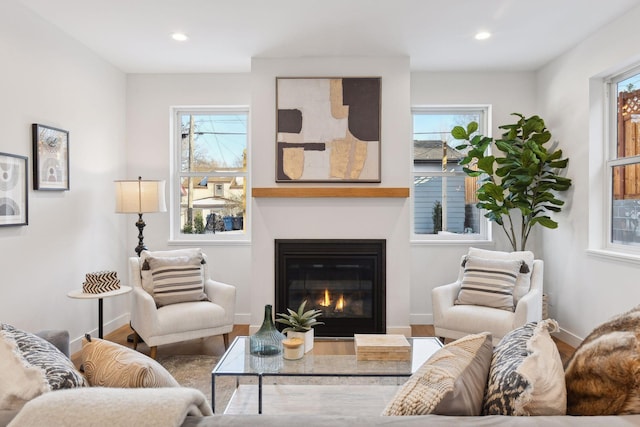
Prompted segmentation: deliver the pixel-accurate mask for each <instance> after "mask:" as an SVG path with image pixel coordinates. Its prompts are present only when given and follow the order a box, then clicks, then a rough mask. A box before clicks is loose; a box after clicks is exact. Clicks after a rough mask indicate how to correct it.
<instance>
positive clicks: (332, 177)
mask: <svg viewBox="0 0 640 427" xmlns="http://www.w3.org/2000/svg"><path fill="white" fill-rule="evenodd" d="M381 90H382V86H381V78H380V77H276V182H278V183H309V182H325V183H369V182H371V183H374V182H376V183H379V182H381V179H380V169H381V167H380V165H381V159H380V156H381V150H380V149H381V140H380V139H381V129H380V124H381Z"/></svg>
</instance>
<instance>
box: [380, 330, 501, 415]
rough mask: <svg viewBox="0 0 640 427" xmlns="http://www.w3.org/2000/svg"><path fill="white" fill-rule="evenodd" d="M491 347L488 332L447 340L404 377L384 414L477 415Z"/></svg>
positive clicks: (479, 409)
mask: <svg viewBox="0 0 640 427" xmlns="http://www.w3.org/2000/svg"><path fill="white" fill-rule="evenodd" d="M492 350H493V345H492V341H491V334H490V333H488V332H483V333H481V334H474V335H467V336H466V337H464V338H461V339H459V340H457V341H454V342H452V343H450V344H447V345H446V346H444V347H443V348H441V349H440V350H438V351H437V352H436V353H435V354H434V355H433V356H431V357H430V358H429V360H427V361H426V362H425V363H424V364H423V365H422V366H421V367H420V368H419V369H418V370H417V371H416V372H415V373H414V374H413V375H412V376H411V377H410V378H409V379H408V380H407V382H406V383H405V384H404V385H403V386H402V388H401V389H400V390H399V391H398V392H397V393H396V395H395V397H394V398H393V400H392V401H391V402H389V404H388V405H387V407H386V408H385V410H384V412H383V415H426V414H439V415H469V416H473V415H480V413H481V410H482V397H483V395H484V388H485V384H486V382H487V375H488V372H489V365H490V363H491V352H492Z"/></svg>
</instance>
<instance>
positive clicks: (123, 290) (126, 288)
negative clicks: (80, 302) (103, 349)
mask: <svg viewBox="0 0 640 427" xmlns="http://www.w3.org/2000/svg"><path fill="white" fill-rule="evenodd" d="M128 292H131V286H122V285H120V289H116V290H114V291H109V292H102V293H99V294H89V293H85V292H82V289H76V290H73V291H71V292H69V293H68V294H67V296H68V297H69V298H77V299H97V300H98V338H102V337H103V333H102V332H103V325H102V300H103V298H109V297H115V296H116V295H122V294H126V293H128Z"/></svg>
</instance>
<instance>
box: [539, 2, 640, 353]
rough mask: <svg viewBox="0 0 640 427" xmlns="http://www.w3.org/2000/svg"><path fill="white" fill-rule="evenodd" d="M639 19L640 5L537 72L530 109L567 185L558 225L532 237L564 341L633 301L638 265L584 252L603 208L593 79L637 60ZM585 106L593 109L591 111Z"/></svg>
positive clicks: (638, 292)
mask: <svg viewBox="0 0 640 427" xmlns="http://www.w3.org/2000/svg"><path fill="white" fill-rule="evenodd" d="M639 19H640V7H639V8H636V9H634V10H632V11H630V12H628V13H627V14H625V15H624V16H623V17H622V18H620V19H618V20H617V21H614V22H613V23H611V24H609V25H607V26H605V27H603V28H602V29H601V30H600V31H598V32H597V33H596V34H594V35H593V36H591V37H590V38H588V39H586V40H584V41H583V42H582V43H580V44H579V45H578V46H576V47H575V48H573V49H572V50H570V51H569V52H567V53H566V54H564V55H562V56H561V57H559V58H558V59H556V60H555V61H553V62H551V63H550V64H548V65H547V66H546V67H544V68H543V69H542V70H540V72H539V73H538V79H537V85H538V109H539V111H540V114H541V115H543V116H544V117H547V118H548V120H547V125H548V127H549V128H552V129H553V130H554V137H555V138H556V139H557V140H559V141H560V143H561V144H562V148H563V149H564V152H565V154H566V155H567V156H568V157H569V158H570V160H569V169H568V176H569V177H570V178H572V179H573V184H574V185H573V189H572V190H571V194H570V195H569V196H568V197H567V207H566V209H565V211H564V213H563V215H562V216H561V227H560V228H559V229H558V230H550V231H546V230H545V232H544V233H543V235H542V238H541V239H540V240H541V244H542V247H543V253H544V255H545V256H544V259H545V289H546V290H547V292H549V293H550V295H551V303H552V304H553V305H552V306H551V314H552V316H553V317H555V318H556V319H557V320H558V321H559V323H560V326H561V328H563V330H564V332H565V336H564V339H565V340H567V341H569V342H577V341H578V340H579V339H580V338H584V337H585V336H586V335H587V334H588V333H589V332H590V331H591V330H592V329H593V327H594V326H596V325H598V324H599V323H601V322H603V321H605V320H606V319H608V318H610V317H611V316H613V315H615V314H617V313H620V312H622V311H626V310H628V309H630V308H631V307H633V306H635V305H636V304H638V301H640V288H638V279H637V278H638V273H639V272H640V264H638V263H637V262H636V263H630V262H622V261H619V260H618V261H616V260H612V259H607V258H601V257H597V256H595V255H594V254H590V253H587V249H588V248H589V244H590V242H589V241H588V239H589V236H590V235H591V238H592V240H594V242H595V241H596V240H599V238H600V236H601V235H602V234H601V232H600V227H599V225H600V223H601V221H602V217H603V215H606V212H605V211H604V210H605V209H606V208H605V206H607V202H606V200H604V199H602V198H601V197H600V193H601V192H602V189H603V186H604V184H605V180H604V176H605V175H604V173H603V171H602V153H603V150H604V146H603V134H602V129H601V127H600V125H599V123H601V121H602V115H601V110H600V108H599V107H600V102H601V99H602V97H601V96H600V95H601V91H602V85H600V84H599V83H598V79H601V77H602V76H603V75H606V74H607V73H608V72H610V71H611V70H613V69H616V68H619V67H624V66H626V65H628V64H629V63H630V62H632V61H634V60H635V61H636V62H635V63H636V64H637V63H639V62H637V61H638V59H639V53H640V51H639V49H638V44H637V37H636V32H635V31H634V30H635V27H636V23H637V22H638V20H639ZM590 80H591V83H590ZM590 87H591V88H592V89H593V90H592V92H591V93H590ZM590 106H592V107H593V108H594V111H593V113H591V114H590ZM590 221H591V224H590ZM562 224H566V226H562ZM590 227H591V228H590ZM596 248H597V247H596Z"/></svg>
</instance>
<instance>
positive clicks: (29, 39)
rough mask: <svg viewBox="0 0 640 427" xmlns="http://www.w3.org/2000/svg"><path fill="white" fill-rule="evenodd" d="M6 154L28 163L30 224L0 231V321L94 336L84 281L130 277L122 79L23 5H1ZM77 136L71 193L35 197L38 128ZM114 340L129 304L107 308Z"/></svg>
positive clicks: (72, 146)
mask: <svg viewBox="0 0 640 427" xmlns="http://www.w3.org/2000/svg"><path fill="white" fill-rule="evenodd" d="M0 57H2V67H0V93H1V94H2V102H0V117H2V124H3V128H2V138H0V152H6V153H11V154H19V155H23V156H28V157H29V191H28V193H29V194H28V198H29V225H28V226H23V227H2V228H0V254H1V255H0V271H1V277H2V279H1V280H0V321H1V322H6V323H9V324H13V325H14V326H16V327H18V328H23V329H26V330H32V331H35V330H40V329H45V328H62V329H68V330H69V331H70V333H71V337H72V338H77V337H80V336H82V334H84V333H85V332H90V333H92V334H94V335H97V324H98V320H97V317H98V315H97V301H82V300H76V299H70V298H68V297H67V296H66V295H67V293H68V292H69V291H71V290H74V289H78V288H80V287H82V282H83V280H84V275H85V273H87V272H91V271H96V270H102V269H114V270H116V271H118V273H119V275H120V276H121V277H122V276H124V275H125V274H126V270H125V268H126V266H125V257H124V254H123V253H122V248H124V244H125V242H124V239H123V236H124V233H123V230H124V222H123V218H119V217H118V216H117V215H115V214H114V200H113V199H114V196H113V191H114V190H113V180H114V179H116V178H117V177H119V176H121V175H122V174H123V172H124V161H123V159H124V158H125V150H124V141H125V120H124V119H125V116H124V110H125V76H124V74H123V73H121V72H120V71H118V70H117V69H115V68H114V67H113V66H111V65H109V64H107V63H106V62H104V61H103V60H102V59H100V58H99V57H98V56H96V55H95V54H94V53H93V52H91V51H89V50H88V49H87V48H85V47H84V46H83V45H81V44H79V43H77V42H75V41H73V40H72V39H70V38H69V37H67V36H66V35H64V34H63V33H62V32H61V31H60V30H59V29H57V28H55V27H53V26H52V25H50V24H48V23H46V22H44V21H42V20H41V19H40V18H39V17H37V16H36V15H34V14H33V13H32V12H31V11H29V10H28V9H26V8H24V7H23V6H22V5H19V4H18V3H17V2H15V1H12V0H7V1H3V2H0ZM32 123H41V124H45V125H50V126H54V127H59V128H63V129H65V130H68V131H69V132H70V135H69V150H70V186H71V190H70V191H64V192H58V191H55V192H52V191H34V190H33V183H32V178H31V174H32V170H33V169H32V166H33V159H32V152H31V124H32ZM104 306H105V319H107V320H108V321H114V322H111V323H109V324H108V325H107V327H106V331H109V330H110V329H111V328H112V327H113V326H114V325H116V326H120V325H121V324H123V323H125V322H126V321H127V320H128V311H129V309H128V298H127V297H116V298H112V299H109V300H106V301H105V304H104Z"/></svg>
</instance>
